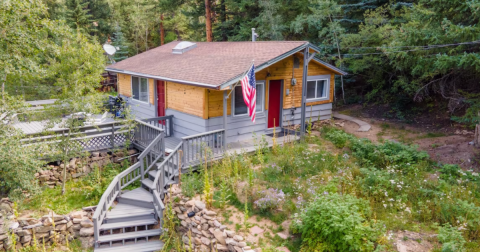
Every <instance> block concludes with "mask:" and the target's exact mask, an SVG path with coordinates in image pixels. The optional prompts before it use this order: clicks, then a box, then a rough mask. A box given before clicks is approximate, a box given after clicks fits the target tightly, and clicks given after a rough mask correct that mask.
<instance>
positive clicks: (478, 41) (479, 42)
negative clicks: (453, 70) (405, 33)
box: [327, 40, 480, 56]
mask: <svg viewBox="0 0 480 252" xmlns="http://www.w3.org/2000/svg"><path fill="white" fill-rule="evenodd" d="M474 44H480V40H477V41H472V42H464V43H456V44H444V45H431V46H404V47H356V48H343V49H374V48H375V49H377V50H379V49H388V48H420V49H412V50H399V51H390V52H388V51H387V52H378V53H345V54H342V55H343V56H364V55H381V54H390V53H401V52H418V51H427V50H431V49H438V48H444V47H450V46H459V45H474ZM327 56H338V54H328V55H327Z"/></svg>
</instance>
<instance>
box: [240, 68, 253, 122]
mask: <svg viewBox="0 0 480 252" xmlns="http://www.w3.org/2000/svg"><path fill="white" fill-rule="evenodd" d="M240 82H241V83H242V93H243V101H244V102H245V104H246V105H247V108H248V115H249V116H250V119H251V120H252V122H255V111H256V108H257V103H256V100H257V88H256V86H257V82H256V80H255V66H254V65H253V64H252V66H251V67H250V69H249V70H248V71H247V74H245V76H244V77H243V78H242V80H241V81H240Z"/></svg>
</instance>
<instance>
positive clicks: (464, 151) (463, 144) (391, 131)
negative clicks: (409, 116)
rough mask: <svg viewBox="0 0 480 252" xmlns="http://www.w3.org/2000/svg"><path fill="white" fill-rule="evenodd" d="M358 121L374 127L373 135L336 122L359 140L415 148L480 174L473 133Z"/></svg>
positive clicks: (479, 161) (389, 122)
mask: <svg viewBox="0 0 480 252" xmlns="http://www.w3.org/2000/svg"><path fill="white" fill-rule="evenodd" d="M340 113H342V112H340ZM356 117H357V118H358V119H360V120H363V121H365V122H368V123H369V124H370V125H371V126H372V128H371V129H370V131H368V132H358V131H357V129H358V125H357V124H356V123H353V122H349V121H343V120H335V122H341V124H342V123H343V129H344V130H345V131H346V132H348V133H351V134H353V135H355V136H357V137H362V138H368V139H370V140H371V141H373V142H377V143H378V142H383V141H385V140H391V141H398V142H402V143H406V144H416V145H418V146H419V149H420V150H424V151H427V152H428V154H429V155H430V157H431V158H432V159H433V160H436V161H438V162H441V163H448V164H458V165H460V166H461V167H462V168H463V169H467V170H475V171H479V170H480V156H479V150H478V149H476V148H475V147H473V146H472V145H469V142H470V141H472V139H473V134H472V132H469V131H458V130H457V132H456V133H457V134H452V133H439V132H434V131H431V130H429V129H428V128H425V129H422V128H416V127H414V126H410V125H406V124H402V123H398V122H391V121H385V120H378V119H370V118H365V117H361V116H360V115H356Z"/></svg>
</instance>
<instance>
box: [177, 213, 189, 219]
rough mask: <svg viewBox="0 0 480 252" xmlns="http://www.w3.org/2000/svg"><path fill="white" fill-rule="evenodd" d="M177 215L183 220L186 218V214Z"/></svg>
mask: <svg viewBox="0 0 480 252" xmlns="http://www.w3.org/2000/svg"><path fill="white" fill-rule="evenodd" d="M177 217H178V218H179V219H180V220H185V219H186V218H187V216H185V214H177Z"/></svg>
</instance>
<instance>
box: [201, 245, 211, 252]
mask: <svg viewBox="0 0 480 252" xmlns="http://www.w3.org/2000/svg"><path fill="white" fill-rule="evenodd" d="M200 252H210V249H209V248H208V247H207V246H205V245H203V244H202V245H200Z"/></svg>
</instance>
